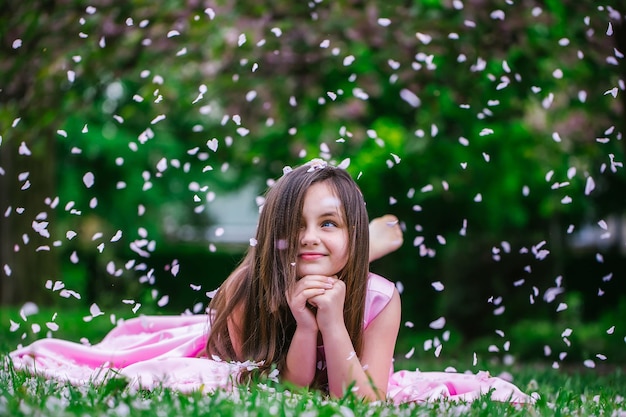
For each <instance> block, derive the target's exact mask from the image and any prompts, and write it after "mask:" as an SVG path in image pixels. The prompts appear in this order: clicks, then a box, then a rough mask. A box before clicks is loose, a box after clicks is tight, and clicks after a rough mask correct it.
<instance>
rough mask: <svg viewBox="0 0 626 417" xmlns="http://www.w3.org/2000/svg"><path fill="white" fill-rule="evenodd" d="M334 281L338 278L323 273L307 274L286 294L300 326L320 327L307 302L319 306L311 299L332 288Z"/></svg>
mask: <svg viewBox="0 0 626 417" xmlns="http://www.w3.org/2000/svg"><path fill="white" fill-rule="evenodd" d="M333 281H336V280H335V279H333V278H330V277H326V276H322V275H307V276H304V277H302V278H301V279H300V280H298V282H297V283H296V285H295V286H294V287H293V289H292V291H291V292H288V293H287V294H285V295H286V297H287V304H288V305H289V309H290V310H291V314H293V317H294V318H295V319H296V323H297V324H298V327H301V328H304V329H311V330H317V329H318V325H317V321H316V318H315V313H314V312H313V311H312V310H311V309H310V308H309V306H307V304H309V305H310V306H313V307H317V306H316V305H315V303H313V302H312V301H311V300H312V299H313V298H315V297H318V296H322V295H324V294H325V293H326V291H328V290H330V289H332V288H333Z"/></svg>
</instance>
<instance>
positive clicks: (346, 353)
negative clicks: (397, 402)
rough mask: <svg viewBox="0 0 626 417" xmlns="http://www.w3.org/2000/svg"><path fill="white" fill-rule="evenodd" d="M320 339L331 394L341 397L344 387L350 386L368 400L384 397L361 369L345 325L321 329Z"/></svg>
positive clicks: (383, 392) (361, 366) (358, 394)
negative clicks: (322, 341)
mask: <svg viewBox="0 0 626 417" xmlns="http://www.w3.org/2000/svg"><path fill="white" fill-rule="evenodd" d="M322 339H323V340H324V346H325V347H326V348H325V354H326V367H327V370H328V388H329V390H330V393H331V394H332V395H334V396H335V397H341V396H343V395H344V393H345V391H346V389H348V388H349V387H352V389H353V390H355V393H356V394H357V396H359V397H362V398H365V399H368V400H372V401H375V400H380V399H383V398H384V397H385V391H381V390H380V389H378V388H377V387H376V386H374V383H373V381H372V380H371V379H370V377H369V376H368V374H367V373H366V371H365V370H364V369H363V364H361V362H360V361H359V358H358V357H357V355H356V354H355V352H354V346H353V345H352V341H351V340H350V336H349V335H348V331H347V330H346V328H345V326H344V327H338V328H335V329H329V330H328V331H322ZM385 388H386V387H385Z"/></svg>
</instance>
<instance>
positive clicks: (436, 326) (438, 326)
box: [428, 317, 446, 330]
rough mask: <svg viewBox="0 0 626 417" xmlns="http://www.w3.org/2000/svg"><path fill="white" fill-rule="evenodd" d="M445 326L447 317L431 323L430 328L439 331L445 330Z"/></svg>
mask: <svg viewBox="0 0 626 417" xmlns="http://www.w3.org/2000/svg"><path fill="white" fill-rule="evenodd" d="M445 325H446V319H445V317H439V318H438V319H437V320H434V321H432V322H430V324H429V325H428V327H430V328H431V329H435V330H439V329H443V328H444V327H445Z"/></svg>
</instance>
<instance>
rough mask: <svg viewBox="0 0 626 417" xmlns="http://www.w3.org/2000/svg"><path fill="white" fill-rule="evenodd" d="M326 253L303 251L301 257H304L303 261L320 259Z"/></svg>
mask: <svg viewBox="0 0 626 417" xmlns="http://www.w3.org/2000/svg"><path fill="white" fill-rule="evenodd" d="M323 256H324V254H322V253H301V254H300V259H302V260H303V261H314V260H316V259H319V258H321V257H323Z"/></svg>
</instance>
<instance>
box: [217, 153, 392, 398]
mask: <svg viewBox="0 0 626 417" xmlns="http://www.w3.org/2000/svg"><path fill="white" fill-rule="evenodd" d="M256 240H257V243H256V246H254V247H251V248H250V250H249V251H248V254H247V256H246V257H245V258H244V260H243V262H242V263H241V265H240V266H239V267H238V268H237V269H236V270H235V271H234V272H233V273H232V274H231V275H230V277H229V278H228V279H227V280H226V282H225V283H224V284H223V286H222V288H221V289H220V290H219V291H218V292H217V294H216V295H215V298H214V299H213V301H212V302H211V305H210V308H211V310H212V311H214V312H215V315H214V316H212V320H211V334H210V336H209V340H208V344H207V352H208V354H209V356H218V357H220V358H222V359H229V360H238V361H244V360H253V361H256V362H262V363H263V364H262V365H261V370H262V371H268V370H270V369H271V367H272V366H277V368H278V370H279V372H280V374H279V375H281V377H282V379H283V380H284V381H288V382H291V383H293V384H296V385H298V386H311V385H314V386H325V385H326V384H327V385H328V390H329V391H330V393H331V394H333V395H335V396H341V395H343V394H344V392H345V390H346V388H347V387H349V386H352V389H353V390H355V391H356V392H357V393H358V395H360V396H363V397H364V398H367V399H372V400H373V399H382V398H385V396H386V392H387V385H388V379H389V370H390V369H391V364H392V357H393V350H394V346H395V342H396V337H397V335H398V329H399V325H400V297H399V295H398V292H397V291H396V290H395V287H394V285H393V284H392V283H390V282H389V281H387V280H385V279H384V278H382V277H379V276H374V275H372V274H370V273H369V271H368V264H369V235H368V218H367V212H366V209H365V202H364V201H363V196H362V194H361V192H360V190H359V188H358V187H357V185H356V183H355V182H354V181H353V180H352V178H351V177H350V175H349V174H348V173H347V172H346V171H345V170H343V169H339V168H335V167H332V166H327V165H326V163H325V162H323V161H313V162H312V163H310V164H307V165H304V166H302V167H299V168H297V169H294V170H293V171H290V172H286V173H285V175H284V176H283V177H282V178H281V179H280V180H279V181H278V182H276V184H275V185H274V186H273V187H272V188H271V189H270V190H269V192H268V193H267V196H266V200H265V204H264V205H263V208H262V210H261V215H260V219H259V224H258V229H257V236H256ZM381 288H382V291H383V293H384V294H385V295H386V296H387V297H388V298H389V299H388V301H387V302H386V303H385V305H384V307H383V308H382V309H380V311H376V316H375V317H366V310H367V312H368V313H369V312H370V310H371V308H368V304H371V303H372V302H373V301H375V300H376V294H375V292H376V291H381ZM369 293H372V294H369ZM364 323H366V325H365V326H364ZM321 346H325V347H326V348H325V349H323V350H321V349H319V348H320V347H321Z"/></svg>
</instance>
